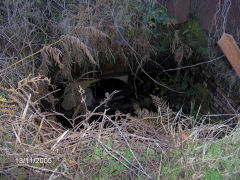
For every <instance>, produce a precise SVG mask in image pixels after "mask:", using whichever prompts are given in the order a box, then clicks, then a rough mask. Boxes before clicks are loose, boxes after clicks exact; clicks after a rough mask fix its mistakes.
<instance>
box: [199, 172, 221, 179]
mask: <svg viewBox="0 0 240 180" xmlns="http://www.w3.org/2000/svg"><path fill="white" fill-rule="evenodd" d="M204 179H206V180H216V179H217V180H221V179H223V177H222V175H221V173H220V172H218V171H215V170H209V171H207V172H206V174H205V178H204Z"/></svg>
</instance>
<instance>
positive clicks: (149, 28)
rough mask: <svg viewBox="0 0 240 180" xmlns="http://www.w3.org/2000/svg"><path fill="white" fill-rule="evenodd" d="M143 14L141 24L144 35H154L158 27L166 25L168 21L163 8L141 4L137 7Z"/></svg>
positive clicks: (167, 15) (166, 12) (166, 13)
mask: <svg viewBox="0 0 240 180" xmlns="http://www.w3.org/2000/svg"><path fill="white" fill-rule="evenodd" d="M137 9H138V10H139V11H140V12H143V16H144V17H143V23H144V28H145V31H146V33H149V34H150V33H156V32H157V26H158V25H166V24H168V21H169V14H168V11H167V10H166V8H165V7H163V6H160V7H156V6H155V5H151V4H148V3H142V4H141V5H139V6H138V7H137Z"/></svg>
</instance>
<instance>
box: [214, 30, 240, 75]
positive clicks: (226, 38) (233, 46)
mask: <svg viewBox="0 0 240 180" xmlns="http://www.w3.org/2000/svg"><path fill="white" fill-rule="evenodd" d="M218 45H219V46H220V48H221V49H222V51H223V52H224V54H225V55H226V57H227V59H228V61H229V62H230V63H231V65H232V67H233V68H234V69H235V71H236V73H237V74H238V77H240V50H239V47H238V45H237V43H236V41H235V40H234V38H233V36H232V35H230V34H227V33H223V35H222V37H221V39H220V40H219V41H218Z"/></svg>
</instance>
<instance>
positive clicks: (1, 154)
mask: <svg viewBox="0 0 240 180" xmlns="http://www.w3.org/2000/svg"><path fill="white" fill-rule="evenodd" d="M80 90H81V89H80ZM114 93H116V92H114ZM114 93H113V94H110V95H109V96H108V97H106V99H105V100H104V101H103V102H102V103H101V104H100V105H99V106H97V107H96V108H95V109H94V110H93V111H88V110H87V109H86V111H85V112H82V114H80V115H79V116H78V117H76V118H75V120H74V119H72V120H71V119H66V120H68V121H71V122H74V121H76V120H77V119H79V118H80V119H82V121H81V122H80V123H78V124H76V123H75V124H74V123H73V129H65V128H64V127H63V126H62V125H61V124H60V123H59V122H58V121H57V117H58V116H63V115H61V114H59V113H57V112H55V113H50V112H48V113H47V112H41V111H40V110H38V109H37V106H36V105H34V104H32V103H31V102H32V101H31V99H32V96H34V93H32V94H29V95H28V96H27V98H28V99H27V100H26V102H25V105H24V106H23V108H22V110H18V111H16V112H15V113H14V114H13V113H12V114H3V115H2V116H1V126H0V127H1V129H0V132H1V134H0V135H1V136H0V137H1V138H0V140H1V146H0V147H1V149H0V158H1V163H0V167H1V170H0V174H1V178H5V177H8V178H11V179H19V177H20V178H22V179H26V178H29V179H36V178H38V179H39V178H41V179H42V178H44V179H46V178H49V179H54V178H58V179H82V178H110V179H115V178H124V179H125V178H130V179H135V178H140V179H141V178H143V179H146V178H153V179H156V178H170V179H172V178H193V179H198V178H200V177H206V178H209V177H210V176H216V177H235V176H236V177H237V175H238V173H239V172H240V171H239V168H238V166H237V164H236V162H235V161H234V158H236V156H234V155H237V154H239V143H240V142H239V127H238V126H237V127H236V128H234V129H229V128H228V126H227V125H224V124H216V125H212V124H209V125H206V124H204V123H202V124H200V125H198V124H196V123H194V118H193V117H188V116H186V115H184V114H183V113H182V112H181V111H179V112H177V113H175V114H174V118H173V121H169V122H168V123H166V121H162V124H160V125H159V124H158V127H156V125H155V124H153V123H149V122H147V121H149V119H151V121H153V117H144V118H142V119H139V118H138V117H134V116H132V115H130V114H122V113H120V112H116V114H114V115H106V113H107V109H106V110H105V111H104V112H100V111H99V110H98V109H99V108H100V107H101V106H104V105H105V104H106V103H107V102H108V101H109V100H110V99H111V97H112V96H113V95H114ZM154 99H155V101H156V98H154ZM158 100H159V99H158ZM81 102H82V103H83V104H82V105H83V106H86V105H85V101H84V99H82V101H81ZM158 104H159V102H158ZM171 116H172V115H171ZM96 117H97V118H96ZM203 118H204V117H203ZM93 119H95V121H92V120H93ZM161 119H166V116H165V115H164V114H163V115H161V114H159V115H158V117H156V119H155V120H156V121H157V120H161ZM90 122H91V123H90ZM177 124H178V125H177ZM188 127H191V128H188ZM226 132H228V133H229V134H228V135H227V136H225V135H221V133H226ZM219 134H220V135H221V136H222V137H223V138H222V139H217V137H219ZM230 147H232V148H233V149H234V151H231V150H230ZM223 153H227V154H226V155H223ZM233 156H234V157H233ZM227 162H230V163H231V167H233V171H232V172H230V171H229V166H230V165H229V164H227ZM222 166H223V167H222ZM208 167H209V168H210V167H211V169H208Z"/></svg>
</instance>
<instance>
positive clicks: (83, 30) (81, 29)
mask: <svg viewBox="0 0 240 180" xmlns="http://www.w3.org/2000/svg"><path fill="white" fill-rule="evenodd" d="M75 32H80V33H84V34H85V33H86V32H87V33H89V34H91V35H93V36H96V37H101V38H104V39H110V37H109V36H108V35H107V34H106V33H104V32H103V31H100V30H98V29H97V28H96V27H94V26H88V27H83V26H78V27H76V28H75Z"/></svg>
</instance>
